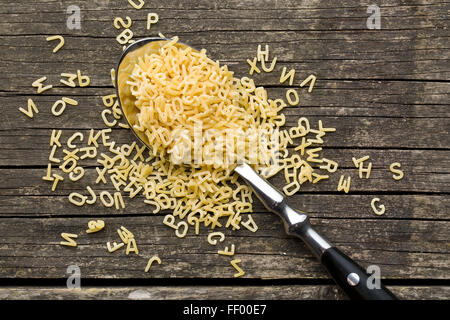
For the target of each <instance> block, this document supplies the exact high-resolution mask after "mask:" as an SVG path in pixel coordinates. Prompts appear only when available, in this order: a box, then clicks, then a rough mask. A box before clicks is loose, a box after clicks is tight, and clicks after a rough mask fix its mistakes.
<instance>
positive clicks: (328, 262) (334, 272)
mask: <svg viewBox="0 0 450 320" xmlns="http://www.w3.org/2000/svg"><path fill="white" fill-rule="evenodd" d="M320 260H321V262H322V264H323V265H324V266H325V267H326V268H327V270H328V273H329V274H330V275H331V276H332V277H333V279H334V281H336V283H337V284H338V285H339V286H340V287H341V288H342V290H344V291H345V293H346V294H347V295H348V296H349V297H350V298H351V299H358V300H396V297H395V296H394V295H393V294H392V292H391V291H389V290H388V289H387V288H386V287H385V286H384V285H383V284H382V283H381V282H379V283H378V286H376V282H375V283H373V281H372V279H370V278H369V277H370V275H368V274H367V273H366V272H365V271H364V269H363V268H361V267H360V266H359V265H358V264H357V263H356V262H355V261H353V260H352V259H350V258H349V257H348V256H347V255H346V254H344V253H343V252H342V251H340V250H339V249H337V248H335V247H331V248H329V249H327V250H325V252H324V253H323V254H322V257H321V259H320Z"/></svg>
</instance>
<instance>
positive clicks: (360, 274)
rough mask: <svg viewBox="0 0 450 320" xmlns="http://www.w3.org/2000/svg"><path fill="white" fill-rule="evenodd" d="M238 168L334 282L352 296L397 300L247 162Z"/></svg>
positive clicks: (352, 297) (290, 233) (239, 172)
mask: <svg viewBox="0 0 450 320" xmlns="http://www.w3.org/2000/svg"><path fill="white" fill-rule="evenodd" d="M234 171H236V172H237V173H238V174H239V175H240V176H241V177H242V178H243V179H244V180H245V181H246V182H247V183H248V184H249V185H250V186H251V187H252V188H253V190H254V191H255V193H256V195H257V196H258V198H259V199H260V200H261V202H262V203H263V204H264V206H265V207H266V208H267V209H268V210H269V211H271V212H273V213H275V214H277V215H278V216H280V217H281V219H282V220H283V223H284V227H285V230H286V232H287V233H288V234H289V235H294V236H297V237H298V238H300V239H302V240H303V241H304V242H305V243H306V245H307V246H308V247H309V249H310V250H311V251H312V252H313V253H314V255H315V256H316V257H317V258H318V259H319V261H320V262H321V263H322V265H324V266H325V268H326V269H327V270H328V273H329V274H330V275H331V276H332V277H333V279H334V281H336V283H337V284H338V285H339V286H340V287H341V288H342V289H343V290H344V292H345V293H346V294H347V295H348V296H349V297H350V298H351V299H364V300H395V299H396V298H395V296H394V295H393V294H392V293H391V292H390V291H389V290H388V289H387V288H386V287H384V286H383V285H382V284H381V282H379V281H378V284H379V285H378V286H376V285H374V286H372V283H371V279H370V277H371V276H370V275H369V274H367V273H366V271H365V270H364V269H363V268H362V267H360V266H359V265H358V264H357V263H356V262H355V261H353V260H352V259H350V258H349V257H348V256H346V255H345V254H344V253H342V252H341V251H340V250H339V249H337V248H335V247H332V246H331V245H330V244H329V243H328V241H327V240H325V239H324V238H323V237H322V236H320V235H319V234H318V233H317V232H316V231H315V230H314V229H313V228H312V226H311V224H310V223H309V218H308V216H307V215H306V214H304V213H303V212H299V211H297V210H294V209H292V208H291V207H289V205H288V204H287V202H286V198H285V197H284V195H283V194H282V193H281V192H280V191H278V190H277V189H276V188H275V187H274V186H272V185H271V184H270V183H269V182H267V181H266V180H265V179H263V178H262V177H261V176H260V175H258V174H257V173H256V172H255V170H253V169H252V168H251V167H250V166H249V165H247V164H245V163H244V164H241V165H238V166H237V167H236V168H235V169H234ZM375 283H376V282H375Z"/></svg>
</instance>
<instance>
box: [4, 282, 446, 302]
mask: <svg viewBox="0 0 450 320" xmlns="http://www.w3.org/2000/svg"><path fill="white" fill-rule="evenodd" d="M388 288H389V289H390V290H391V291H392V292H393V293H394V294H395V295H396V296H397V297H398V298H399V299H402V300H413V299H414V300H435V299H449V298H450V288H449V287H445V286H388ZM0 299H1V300H34V299H37V300H48V299H51V300H53V299H70V300H93V299H95V300H112V299H114V300H123V299H132V300H147V299H150V300H172V299H174V300H177V299H179V300H187V299H194V300H197V299H198V300H205V299H207V300H208V299H210V300H228V299H230V300H236V299H237V300H239V299H244V300H247V299H248V300H258V299H263V300H285V299H286V300H337V299H339V300H340V299H346V297H345V295H344V294H343V293H342V291H340V290H339V289H338V288H337V287H336V286H330V285H317V286H311V285H276V286H233V287H230V286H195V287H191V286H139V287H108V288H99V287H82V288H81V289H80V290H78V289H66V288H58V287H50V288H47V287H14V288H0Z"/></svg>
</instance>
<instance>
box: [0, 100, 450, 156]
mask: <svg viewBox="0 0 450 320" xmlns="http://www.w3.org/2000/svg"><path fill="white" fill-rule="evenodd" d="M49 108H51V106H49ZM83 109H84V111H85V112H83V111H82V110H83ZM292 110H293V109H288V110H286V111H285V112H284V114H285V116H286V128H290V127H293V126H297V124H298V119H299V118H300V117H299V115H298V113H297V112H292ZM45 111H46V110H45V109H44V112H45ZM80 111H81V112H80ZM48 112H50V111H48ZM89 113H90V116H87V115H88V114H89ZM292 113H294V116H292ZM295 113H297V114H295ZM40 115H41V114H38V115H36V118H35V119H33V120H31V119H28V120H27V121H25V120H23V123H24V125H23V126H18V123H17V122H18V121H17V117H18V116H19V117H21V116H22V114H17V113H7V114H6V119H5V121H4V122H3V123H2V129H3V131H2V132H1V135H0V139H1V141H2V142H3V143H5V145H8V144H11V143H12V144H15V145H16V146H17V147H19V145H17V142H18V141H24V142H25V143H28V145H30V144H34V143H35V142H37V143H38V144H40V143H45V139H46V136H47V137H48V138H47V139H48V140H47V141H48V142H49V141H50V133H51V129H60V128H66V129H73V130H74V131H73V132H70V133H66V134H65V135H66V136H67V137H69V136H70V135H72V134H73V133H75V130H77V129H80V130H81V131H83V132H84V135H87V137H88V132H86V131H84V130H88V129H91V128H94V129H105V128H106V126H105V125H104V124H103V120H102V118H101V116H100V113H99V112H98V111H94V110H93V108H92V107H88V108H83V107H80V108H79V109H78V110H76V111H75V110H71V109H69V110H68V111H67V113H66V114H64V117H62V116H61V118H60V119H59V118H58V119H55V118H49V117H47V119H48V120H47V121H45V120H43V119H45V118H44V117H39V116H40ZM89 118H90V119H92V121H89V120H90V119H89ZM307 118H308V119H309V121H310V123H311V124H312V127H313V128H317V121H318V120H322V122H323V124H324V125H325V126H326V127H333V128H336V132H333V133H329V134H327V136H326V137H325V138H324V141H326V146H328V147H346V148H386V149H398V148H427V149H444V148H445V149H448V148H449V146H450V141H449V139H447V138H446V137H447V136H448V128H449V127H450V118H445V119H442V118H384V117H336V116H307ZM122 121H124V120H122ZM34 128H35V129H34ZM38 129H47V130H38ZM49 129H50V130H49ZM83 129H84V130H83ZM120 131H125V133H120ZM117 132H118V133H117V134H118V137H120V134H122V137H127V140H125V138H122V139H123V140H122V141H124V143H131V142H132V141H134V140H133V139H134V138H133V136H132V133H131V132H130V131H129V130H125V129H120V128H119V129H118V130H117ZM418 132H420V134H418ZM115 135H116V133H114V134H113V136H115ZM37 136H44V137H41V138H37ZM87 137H86V139H87ZM37 139H42V140H44V141H42V140H41V141H39V140H37ZM66 139H67V138H66ZM27 140H28V142H27ZM118 142H119V141H118ZM23 147H25V148H27V146H26V145H23Z"/></svg>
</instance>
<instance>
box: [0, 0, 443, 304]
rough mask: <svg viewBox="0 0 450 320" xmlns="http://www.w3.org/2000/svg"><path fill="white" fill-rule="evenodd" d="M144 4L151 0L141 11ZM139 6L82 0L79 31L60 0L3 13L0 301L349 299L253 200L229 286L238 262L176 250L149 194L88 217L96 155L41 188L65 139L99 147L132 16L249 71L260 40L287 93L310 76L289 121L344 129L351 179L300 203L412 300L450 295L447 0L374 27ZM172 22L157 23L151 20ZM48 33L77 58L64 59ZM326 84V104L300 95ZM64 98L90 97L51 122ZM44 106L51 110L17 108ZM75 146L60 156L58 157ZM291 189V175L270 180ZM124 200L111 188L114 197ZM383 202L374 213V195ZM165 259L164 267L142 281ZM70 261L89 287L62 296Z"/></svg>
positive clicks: (189, 244)
mask: <svg viewBox="0 0 450 320" xmlns="http://www.w3.org/2000/svg"><path fill="white" fill-rule="evenodd" d="M136 2H138V1H136ZM146 2H147V4H146V5H145V6H144V8H143V9H141V10H135V9H133V8H132V7H131V6H130V5H129V4H128V2H127V1H126V0H121V1H119V0H117V1H108V0H95V1H85V2H78V3H79V5H80V8H81V30H69V29H68V28H67V27H66V20H67V18H68V16H69V15H68V14H67V13H66V10H67V6H68V4H66V3H65V2H62V1H50V0H36V1H24V0H19V1H14V2H3V3H2V5H1V7H0V17H1V20H0V27H1V29H0V30H1V46H0V56H1V57H2V58H1V61H2V63H1V65H0V83H1V89H0V90H1V91H0V96H1V114H2V116H1V117H2V121H1V124H0V150H1V153H0V154H1V157H0V181H2V187H1V189H0V190H1V191H0V208H1V209H0V214H1V216H0V218H1V220H0V221H1V223H0V233H1V235H2V236H1V238H0V284H1V285H2V286H1V287H0V299H5V298H6V299H13V298H19V299H22V298H58V299H59V298H95V299H110V298H118V299H122V298H124V299H126V298H129V297H130V298H152V299H172V298H194V299H228V298H234V299H239V298H247V299H341V298H344V295H343V294H342V292H341V291H340V290H338V289H337V288H336V286H335V285H334V283H333V282H332V280H331V279H330V278H329V276H328V275H327V274H326V272H325V271H324V269H323V268H322V267H321V265H320V264H319V263H318V262H317V261H316V260H315V259H314V257H313V256H312V255H311V253H310V252H309V251H308V250H307V249H306V247H305V246H304V245H303V244H302V243H301V242H300V241H298V240H297V239H295V238H291V237H288V236H286V235H285V233H284V231H283V228H282V225H281V222H280V221H279V219H278V218H277V217H275V216H273V215H272V214H268V213H267V212H266V211H265V210H264V209H263V207H262V206H261V205H260V204H259V203H256V204H255V208H254V210H255V214H254V217H255V221H256V222H257V224H258V226H259V230H258V232H256V233H251V232H249V231H247V230H239V231H234V232H230V231H226V237H227V238H226V241H225V242H224V244H227V245H229V244H231V243H235V244H236V246H237V247H236V255H235V258H240V259H241V260H242V263H241V267H242V268H243V269H244V271H245V272H246V274H245V276H244V277H243V278H237V279H234V278H233V274H234V273H235V270H234V269H233V268H232V267H231V265H230V260H231V259H230V258H227V257H223V256H219V255H218V254H217V253H216V252H217V247H213V246H211V245H209V244H208V242H207V241H206V235H207V233H208V232H209V230H207V229H206V228H203V229H201V232H200V233H201V234H200V236H195V235H194V234H192V232H190V233H189V234H188V236H187V237H186V238H185V239H184V240H180V239H178V238H177V237H175V235H174V234H173V231H172V230H170V229H169V228H167V227H166V226H164V225H163V224H162V220H163V216H164V214H156V215H154V214H152V210H153V208H151V207H150V206H148V205H146V204H145V203H143V201H142V200H143V197H141V196H138V197H136V198H134V199H128V198H127V199H125V202H126V208H125V209H124V210H122V211H120V212H117V211H116V210H115V209H114V208H105V207H103V206H101V205H100V204H99V202H97V203H96V204H95V205H92V206H84V207H82V208H78V207H75V206H73V205H72V204H70V203H69V202H68V194H69V193H71V192H74V191H77V192H82V193H85V190H86V186H87V185H93V184H94V181H95V179H96V177H97V174H96V172H95V166H96V165H97V163H96V162H95V160H91V161H89V160H88V159H86V161H85V162H83V163H84V168H85V170H86V174H85V177H84V178H83V179H81V180H80V181H78V182H71V181H70V180H69V179H67V178H66V179H65V180H64V181H63V182H62V183H60V184H59V185H58V187H57V190H56V191H55V192H52V191H51V190H50V188H51V184H50V183H48V182H46V181H43V180H42V179H41V177H42V176H43V175H45V171H46V167H47V163H48V156H49V152H50V147H49V139H50V134H51V130H52V129H62V131H63V133H62V138H61V141H63V142H65V141H66V139H67V138H68V137H69V136H70V135H72V134H73V133H74V132H76V131H80V132H82V133H84V136H85V139H87V136H88V134H89V130H90V129H91V128H94V129H96V130H97V129H103V128H104V127H105V125H104V124H103V121H102V118H101V116H100V112H101V111H102V110H103V105H102V99H101V96H104V95H107V94H111V93H113V92H114V89H113V87H112V85H111V79H110V69H111V68H113V67H115V63H116V61H117V59H118V57H119V56H120V54H121V52H122V47H121V46H120V45H119V44H118V43H117V42H116V40H115V38H116V36H117V35H118V34H119V33H120V32H121V31H122V30H123V29H121V30H117V29H115V28H114V26H113V20H114V17H123V18H125V16H129V17H130V18H132V20H133V25H132V27H131V29H132V30H133V32H134V34H135V38H140V37H145V36H156V35H157V34H158V32H162V33H163V34H164V35H166V36H174V35H178V36H179V37H180V39H181V41H183V42H186V43H189V44H190V45H193V46H195V47H198V48H206V49H207V50H208V53H209V55H210V56H211V57H213V58H214V59H219V60H220V61H221V62H222V63H225V64H228V65H229V67H230V68H231V69H232V70H233V71H235V73H236V75H237V76H244V75H248V72H249V65H248V64H247V62H246V59H248V58H253V57H254V56H255V55H256V49H257V45H258V44H262V45H263V47H264V45H265V44H268V45H269V46H270V54H271V56H277V58H278V61H277V64H276V67H275V70H274V71H273V72H271V73H265V72H261V74H258V75H255V76H254V79H255V81H256V83H257V84H258V85H263V86H266V87H267V88H268V90H269V94H270V96H271V97H276V98H278V97H281V98H283V97H284V95H285V92H286V90H287V88H288V87H289V85H287V83H284V84H282V85H281V84H280V82H279V77H280V74H281V70H282V68H283V67H287V69H288V70H289V69H290V68H294V69H295V70H296V74H295V81H294V88H296V89H297V90H299V92H300V105H299V106H297V107H290V108H286V109H285V110H284V112H285V114H286V116H287V117H286V118H287V125H288V126H289V125H293V124H294V123H296V121H297V119H298V117H300V116H305V117H308V118H309V119H310V121H311V122H312V123H315V124H317V120H319V119H322V121H323V123H324V125H325V126H332V127H336V128H337V131H336V132H335V133H330V134H328V135H327V139H326V141H325V146H324V150H323V156H324V157H326V158H331V159H334V160H337V161H338V162H339V164H340V169H339V171H338V173H336V174H332V175H331V176H330V179H329V180H326V181H322V182H321V183H319V184H316V185H311V184H308V185H304V186H302V192H300V193H298V194H296V195H295V196H293V197H291V200H290V203H291V204H292V205H293V206H294V207H296V208H298V209H301V210H304V211H306V212H308V213H309V214H310V216H311V217H312V219H311V220H312V223H313V224H314V225H316V226H317V229H318V230H319V231H320V232H321V233H323V234H324V235H326V236H327V238H328V239H329V240H330V241H331V242H332V243H334V244H336V245H337V246H339V247H341V248H342V250H343V251H345V252H347V253H348V254H349V255H350V256H351V257H352V258H354V259H355V260H357V261H358V262H359V263H361V264H362V265H363V266H368V265H371V264H375V265H378V266H379V267H380V268H381V274H382V277H383V279H384V281H385V283H386V284H387V286H388V287H389V288H391V289H392V291H393V292H395V293H396V294H397V295H398V296H399V297H400V298H403V299H448V298H450V286H449V279H450V272H449V262H450V259H449V251H450V250H449V226H450V223H449V206H450V201H449V193H450V183H449V182H450V180H449V178H450V161H449V158H450V139H449V136H448V129H449V127H450V109H449V101H450V94H449V92H450V81H449V80H450V64H449V63H450V54H449V50H448V45H449V36H450V28H449V20H448V12H449V10H450V4H449V3H448V2H444V1H426V0H417V1H406V2H405V1H398V0H385V1H382V2H380V3H379V5H380V6H381V7H380V8H381V29H379V30H377V29H375V30H369V29H367V26H366V21H367V18H368V17H369V16H370V15H371V13H367V8H368V6H369V5H371V4H376V1H351V0H348V1H331V0H327V1H295V0H279V1H275V2H273V1H262V0H261V1H242V0H232V1H217V0H214V1H211V0H195V1H193V0H189V1H187V0H183V1H156V0H152V1H146ZM149 12H155V13H157V14H158V15H159V22H158V23H157V24H155V25H152V27H151V29H150V30H147V29H146V18H147V13H149ZM50 35H62V36H63V37H64V39H65V45H64V47H63V48H62V49H61V50H60V51H59V52H57V53H56V54H52V49H53V48H54V46H55V45H56V43H55V42H47V41H46V37H47V36H50ZM77 69H80V70H81V71H82V72H83V73H84V74H87V75H89V76H90V78H91V84H90V85H89V86H88V87H85V88H79V87H77V88H69V87H67V86H64V85H63V84H61V83H60V82H59V79H61V76H60V74H61V73H63V72H71V73H73V72H76V70H77ZM309 74H315V75H317V77H318V80H317V82H316V85H315V87H314V90H313V92H312V93H307V90H305V89H300V88H299V87H298V84H299V83H300V82H301V81H302V80H303V79H305V78H306V77H307V76H308V75H309ZM42 76H46V77H47V78H48V80H47V83H49V84H52V85H53V88H52V89H51V90H48V91H46V92H44V93H43V94H39V95H38V94H36V90H35V88H33V87H32V86H31V84H32V82H33V81H35V80H37V79H38V78H40V77H42ZM62 96H66V97H71V98H74V99H76V100H78V102H79V105H78V106H76V107H74V106H69V107H68V108H67V109H66V111H65V112H64V114H63V115H61V116H60V117H55V116H53V115H52V114H51V111H50V110H51V107H52V105H53V103H54V102H55V101H56V100H58V99H60V98H61V97H62ZM28 98H32V99H33V101H34V102H35V103H36V105H37V106H38V108H39V114H36V115H35V116H34V118H33V119H29V118H28V117H26V116H25V115H24V114H22V113H21V112H19V110H18V108H19V107H24V108H25V107H26V106H27V99H28ZM113 135H114V139H115V141H117V142H118V143H128V142H131V141H133V136H132V134H131V133H130V131H129V130H126V129H120V128H118V129H114V132H113ZM59 152H61V150H59ZM365 155H369V156H370V161H371V162H372V164H373V167H372V173H371V176H370V179H359V178H358V171H357V169H355V167H354V166H353V163H352V157H357V158H358V157H362V156H365ZM393 162H400V163H401V165H402V169H403V170H404V174H405V175H404V178H403V179H402V180H400V181H395V180H394V179H393V178H392V173H391V172H390V171H389V165H390V164H391V163H393ZM341 174H345V175H346V176H348V175H350V176H351V177H352V183H351V191H350V192H349V193H348V194H345V193H343V192H337V184H338V180H339V177H340V175H341ZM273 181H274V183H275V184H276V185H278V186H282V179H281V178H276V179H274V180H273ZM103 188H104V190H111V189H112V186H111V185H107V186H105V187H103ZM374 197H378V198H380V199H381V201H382V203H383V204H384V205H385V206H386V213H385V214H384V215H382V216H377V215H375V214H374V213H373V211H372V209H371V207H370V202H371V200H372V199H373V198H374ZM92 219H103V220H104V221H105V222H106V228H105V230H103V231H101V232H99V233H96V234H92V235H86V234H85V232H84V230H86V228H87V222H88V221H89V220H92ZM121 225H124V226H126V227H127V228H128V229H130V230H132V231H133V232H134V234H135V237H136V239H137V240H138V246H139V251H140V253H139V255H138V256H136V255H132V254H131V255H129V256H126V255H125V253H124V252H121V253H118V252H116V253H109V252H108V251H107V250H106V242H107V241H112V240H114V241H117V240H118V238H117V234H116V229H117V228H118V227H119V226H121ZM61 232H69V233H76V234H78V235H79V237H78V239H77V242H78V246H77V247H76V248H70V247H65V246H61V245H60V244H59V242H60V241H61V238H60V234H61ZM154 254H158V255H159V256H160V257H161V259H162V261H163V263H162V264H161V265H155V266H154V267H152V270H151V271H150V272H149V273H145V272H144V268H145V266H146V264H147V260H148V259H149V258H150V257H151V256H152V255H154ZM69 265H76V266H78V267H79V268H80V270H81V287H82V289H81V290H71V289H67V288H66V279H67V277H68V274H67V273H66V271H67V268H68V266H69Z"/></svg>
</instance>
